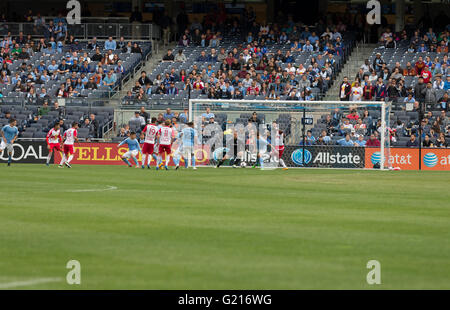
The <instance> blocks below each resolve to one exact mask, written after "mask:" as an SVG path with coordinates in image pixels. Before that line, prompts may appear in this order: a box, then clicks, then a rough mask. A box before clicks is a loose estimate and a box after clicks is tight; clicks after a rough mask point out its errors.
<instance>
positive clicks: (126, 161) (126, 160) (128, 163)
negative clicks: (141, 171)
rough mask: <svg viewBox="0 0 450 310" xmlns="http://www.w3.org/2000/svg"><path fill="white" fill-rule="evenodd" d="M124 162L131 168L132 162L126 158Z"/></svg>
mask: <svg viewBox="0 0 450 310" xmlns="http://www.w3.org/2000/svg"><path fill="white" fill-rule="evenodd" d="M122 160H123V162H124V163H126V164H127V166H131V164H130V162H129V161H128V159H126V158H122Z"/></svg>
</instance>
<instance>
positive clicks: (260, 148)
mask: <svg viewBox="0 0 450 310" xmlns="http://www.w3.org/2000/svg"><path fill="white" fill-rule="evenodd" d="M268 146H271V147H272V145H271V144H270V143H269V141H267V140H266V139H264V138H263V137H261V136H260V134H259V131H258V132H257V134H256V154H257V155H256V162H255V163H254V164H253V167H252V168H256V166H257V165H259V166H260V167H261V168H264V159H263V155H264V154H265V153H266V152H267V147H268Z"/></svg>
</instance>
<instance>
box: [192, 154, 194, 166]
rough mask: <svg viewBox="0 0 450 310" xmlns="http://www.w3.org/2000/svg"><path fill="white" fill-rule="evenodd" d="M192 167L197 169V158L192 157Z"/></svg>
mask: <svg viewBox="0 0 450 310" xmlns="http://www.w3.org/2000/svg"><path fill="white" fill-rule="evenodd" d="M192 167H194V168H195V156H192Z"/></svg>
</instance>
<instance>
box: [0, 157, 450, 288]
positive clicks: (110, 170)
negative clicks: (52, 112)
mask: <svg viewBox="0 0 450 310" xmlns="http://www.w3.org/2000/svg"><path fill="white" fill-rule="evenodd" d="M0 174H1V176H2V178H1V181H0V188H1V190H0V192H1V195H0V199H1V203H0V253H1V257H0V288H4V289H9V288H15V289H367V288H370V289H374V288H381V289H403V288H408V289H450V276H449V275H450V242H449V240H450V229H449V228H450V203H449V201H450V199H449V198H450V194H449V184H450V182H449V181H450V174H449V173H448V172H431V171H428V172H417V171H395V172H390V171H362V170H357V171H350V170H313V169H307V170H300V169H290V170H288V171H281V170H271V171H260V170H258V169H250V168H247V169H230V168H220V169H211V168H200V169H198V170H197V171H193V170H180V171H175V170H169V171H155V170H150V171H149V170H141V169H134V168H127V167H125V166H113V167H111V166H76V165H75V166H74V168H72V169H68V168H64V169H58V168H57V167H56V166H52V167H46V166H45V165H25V164H22V165H18V164H16V165H14V164H13V165H12V166H11V167H7V166H6V165H5V164H2V165H1V166H0ZM373 259H374V260H378V261H379V262H380V264H381V282H382V283H381V285H369V284H367V282H366V275H367V273H368V272H369V271H370V270H369V269H367V268H366V264H367V262H368V261H369V260H373ZM69 260H78V261H79V262H80V264H81V281H82V282H81V285H68V284H67V283H66V274H67V272H68V271H69V270H68V269H66V264H67V262H68V261H69Z"/></svg>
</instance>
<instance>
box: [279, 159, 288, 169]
mask: <svg viewBox="0 0 450 310" xmlns="http://www.w3.org/2000/svg"><path fill="white" fill-rule="evenodd" d="M280 164H281V166H282V167H283V168H287V167H286V164H285V163H284V160H282V159H281V158H280Z"/></svg>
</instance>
